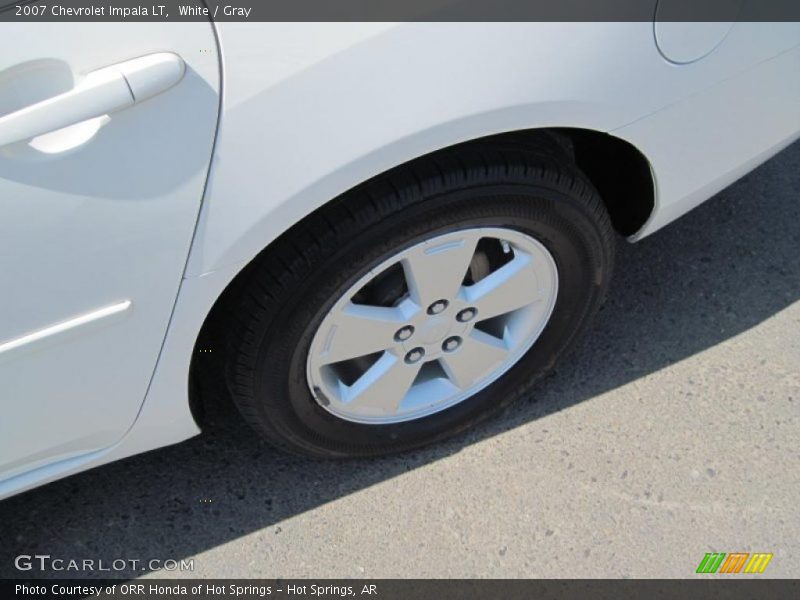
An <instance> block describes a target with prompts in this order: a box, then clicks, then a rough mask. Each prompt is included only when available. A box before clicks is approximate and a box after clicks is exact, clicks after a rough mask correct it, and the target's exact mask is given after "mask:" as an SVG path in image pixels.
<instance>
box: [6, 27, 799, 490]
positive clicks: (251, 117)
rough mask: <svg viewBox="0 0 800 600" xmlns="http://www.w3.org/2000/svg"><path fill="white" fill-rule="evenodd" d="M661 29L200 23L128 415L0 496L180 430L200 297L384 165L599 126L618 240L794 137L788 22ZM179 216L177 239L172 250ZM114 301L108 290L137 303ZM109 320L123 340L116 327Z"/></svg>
mask: <svg viewBox="0 0 800 600" xmlns="http://www.w3.org/2000/svg"><path fill="white" fill-rule="evenodd" d="M673 25H674V26H673V27H671V28H664V29H662V31H661V32H660V35H661V36H662V37H660V38H659V44H658V45H657V44H656V32H655V28H654V25H653V24H652V23H550V24H544V23H504V24H500V23H460V24H446V23H436V24H431V23H403V24H382V23H358V24H346V23H341V24H337V23H329V24H311V23H294V24H274V23H272V24H271V23H259V24H255V23H252V24H247V23H244V24H243V23H218V24H216V27H217V31H218V36H219V43H220V50H221V52H220V54H221V59H222V61H223V78H222V79H223V85H222V94H223V97H222V110H221V113H220V117H219V119H220V120H219V134H218V137H217V141H216V145H215V148H214V155H213V160H212V162H211V168H210V172H209V175H208V184H207V187H206V190H205V196H204V198H203V206H202V210H201V211H200V214H199V219H198V220H197V226H196V231H195V232H194V241H193V242H192V244H191V251H190V253H189V254H188V263H187V265H186V270H185V274H184V278H183V282H182V283H181V285H180V292H179V293H178V295H177V301H176V303H175V306H174V311H173V312H172V318H171V321H170V322H169V327H168V328H167V325H166V319H167V318H168V317H169V311H170V310H171V309H172V304H171V301H170V302H169V303H168V306H166V307H163V309H164V311H165V312H164V314H162V315H161V319H162V320H161V321H158V324H159V326H160V327H161V334H160V335H161V336H162V338H163V347H162V348H161V353H160V356H159V358H158V364H157V367H156V369H155V373H154V375H153V378H152V381H149V376H148V379H147V381H137V382H136V383H137V384H138V387H137V386H135V385H133V386H132V388H131V389H132V390H133V389H134V388H135V390H134V391H135V393H134V395H136V394H141V397H143V396H144V388H146V387H147V384H148V382H149V388H148V391H147V396H146V399H145V401H144V403H143V404H142V405H141V411H140V412H139V413H138V417H136V420H135V422H134V423H133V425H132V427H130V430H129V431H128V432H127V434H126V435H124V436H122V437H121V439H120V436H117V438H116V439H115V440H114V443H113V444H110V445H109V444H107V445H106V447H104V448H97V447H93V448H91V449H90V450H88V451H86V452H85V453H84V454H81V455H76V454H75V453H72V454H71V455H68V454H64V455H62V456H60V457H58V460H56V459H51V461H50V463H49V464H44V465H42V464H41V463H39V464H33V463H32V464H29V465H28V468H27V469H26V470H24V471H19V472H16V473H15V474H13V476H11V477H9V478H6V479H4V480H2V476H0V497H2V496H6V495H10V494H13V493H17V492H19V491H22V490H24V489H27V488H30V487H33V486H35V485H40V484H42V483H45V482H47V481H50V480H53V479H56V478H59V477H62V476H64V475H67V474H70V473H73V472H77V471H80V470H84V469H86V468H90V467H93V466H97V465H99V464H102V463H105V462H109V461H111V460H115V459H117V458H121V457H124V456H128V455H131V454H135V453H137V452H141V451H145V450H148V449H151V448H155V447H159V446H162V445H166V444H169V443H174V442H177V441H180V440H182V439H185V438H187V437H190V436H192V435H194V434H196V433H198V432H199V429H198V427H197V425H196V424H195V422H194V420H193V418H192V415H191V412H190V410H189V403H188V387H187V384H188V371H189V365H190V362H191V359H192V355H193V352H194V345H195V341H196V339H197V335H198V333H199V331H200V329H201V327H202V325H203V322H204V320H205V318H206V316H207V314H208V312H209V310H210V309H211V307H212V306H213V304H214V302H215V301H216V299H217V298H218V297H219V295H220V294H221V293H222V291H223V290H224V289H225V287H226V286H227V285H228V284H229V283H230V281H231V280H232V279H233V278H234V277H235V276H236V275H237V273H238V272H239V271H240V270H241V268H242V267H243V266H244V265H245V264H247V263H248V262H249V261H250V260H251V259H252V258H253V257H254V256H255V255H256V254H257V253H258V252H260V251H261V250H262V249H263V248H264V247H265V246H267V245H268V244H269V243H270V242H271V241H272V240H274V239H275V238H276V237H277V236H279V235H280V234H281V233H283V232H284V231H286V229H288V228H289V227H291V225H293V224H294V223H296V222H297V221H299V220H300V219H302V218H303V217H304V216H306V215H307V214H309V213H311V212H312V211H313V210H315V209H316V208H318V207H320V206H322V205H323V204H325V203H326V202H327V201H329V200H330V199H332V198H334V197H336V196H338V195H339V194H341V193H343V192H345V191H347V190H348V189H350V188H352V187H353V186H355V185H357V184H358V183H360V182H362V181H364V180H366V179H368V178H370V177H372V176H374V175H376V174H378V173H381V172H383V171H385V170H387V169H389V168H392V167H394V166H397V165H399V164H402V163H404V162H406V161H408V160H411V159H413V158H416V157H418V156H420V155H423V154H426V153H428V152H432V151H435V150H437V149H440V148H443V147H447V146H450V145H453V144H456V143H459V142H462V141H466V140H469V139H474V138H479V137H483V136H487V135H492V134H496V133H502V132H506V131H513V130H519V129H532V128H541V127H579V128H585V129H591V130H595V131H600V132H608V133H610V134H611V135H614V136H617V137H619V138H621V139H624V140H626V141H628V142H630V143H631V144H633V145H634V146H635V147H636V148H638V149H639V150H640V151H641V152H642V153H643V154H644V156H645V157H646V158H647V159H648V161H649V162H650V165H651V169H652V174H653V178H654V183H655V189H656V198H655V209H654V211H653V213H652V214H651V215H650V218H649V220H648V222H647V223H646V224H645V225H644V227H643V228H642V229H641V230H640V231H639V232H637V234H636V235H635V236H633V238H632V239H634V240H635V239H640V238H642V237H644V236H646V235H648V234H650V233H652V232H654V231H656V230H657V229H659V228H660V227H663V226H664V225H666V224H667V223H669V222H670V221H672V220H674V219H675V218H677V217H679V216H680V215H681V214H683V213H685V212H686V211H687V210H689V209H691V208H692V207H694V206H696V205H697V204H699V203H700V202H702V201H703V200H705V199H707V198H708V197H710V196H711V195H713V194H714V193H715V192H717V191H719V190H720V189H722V188H723V187H725V186H726V185H728V184H729V183H731V182H732V181H733V180H735V179H736V178H738V177H739V176H741V175H742V174H744V173H746V172H747V171H748V170H750V169H752V168H753V167H755V166H757V164H759V163H760V162H762V161H763V160H766V159H767V158H768V157H769V156H771V155H772V154H774V153H775V152H777V151H778V150H780V149H781V148H782V147H784V146H785V145H787V144H788V143H790V142H791V141H792V140H794V139H796V138H797V136H798V133H799V132H800V110H799V109H800V24H797V23H737V24H734V25H733V26H728V25H727V24H726V25H725V27H724V28H721V27H720V26H719V24H713V23H712V24H707V33H708V35H707V37H706V38H705V39H704V38H703V32H702V31H700V30H699V29H698V28H697V27H696V26H695V27H694V28H693V29H692V30H691V31H688V30H687V29H684V30H682V29H681V25H682V24H673ZM683 25H685V26H686V27H688V26H690V25H693V24H683ZM142 27H155V26H154V25H142ZM163 27H165V28H167V27H174V24H172V25H169V26H167V25H164V26H163ZM98 29H102V28H98ZM723 29H724V31H723ZM682 35H685V36H686V39H689V38H691V40H692V48H688V47H687V48H688V49H687V53H686V54H685V55H679V57H680V58H681V59H684V58H685V59H687V60H686V61H685V62H687V63H688V64H680V65H679V64H676V62H678V61H670V60H667V58H665V56H664V55H663V54H662V53H663V52H664V50H663V49H664V48H678V49H680V44H679V43H677V45H676V42H675V40H676V39H677V40H678V41H679V40H680V39H681V36H682ZM670 36H672V37H670ZM675 36H677V37H675ZM171 38H172V39H173V41H172V43H171V45H169V46H163V45H162V46H159V47H157V48H152V47H151V48H148V49H147V50H146V52H151V51H163V50H172V51H177V50H173V48H172V46H178V45H180V46H181V47H182V48H183V47H184V43H185V42H186V40H185V39H184V37H183V34H181V35H175V33H174V32H173V33H172V34H171ZM712 42H713V43H712ZM186 43H187V44H188V42H186ZM0 45H1V44H0ZM659 46H660V47H661V48H662V49H661V50H660V49H659ZM709 48H710V49H709ZM689 50H691V52H689ZM184 52H185V50H184ZM119 54H120V56H121V57H122V55H124V54H126V53H125V52H123V51H120V52H119ZM182 56H184V58H186V56H185V55H183V54H182ZM201 56H204V57H205V58H203V60H205V61H206V62H205V63H203V65H198V66H197V67H196V68H197V69H198V72H202V73H204V74H205V75H204V77H206V78H207V81H208V82H209V83H208V85H210V86H211V87H212V88H213V89H216V88H214V87H213V85H212V83H211V82H212V80H213V74H212V71H213V69H214V68H216V65H215V64H214V65H212V64H211V63H212V60H211V58H212V57H213V59H214V61H215V60H216V55H214V54H213V53H212V54H205V55H201ZM124 58H129V56H124ZM121 59H122V58H121ZM688 59H691V62H690V61H689V60H688ZM0 91H1V88H0ZM174 91H176V90H172V91H171V92H166V93H165V95H164V98H165V99H166V98H167V97H168V96H169V94H171V93H173V92H174ZM155 100H158V98H156V99H154V100H153V101H155ZM165 101H166V100H165ZM142 108H144V105H143V106H142ZM0 114H2V111H0ZM120 114H121V115H122V114H125V113H120ZM207 118H208V119H211V117H210V116H209V117H207ZM1 152H2V149H0V153H1ZM0 156H2V154H0ZM4 165H5V163H4V162H3V159H0V168H2V167H3V166H4ZM163 168H168V166H167V165H165V166H164V167H163ZM0 177H6V175H4V174H2V173H0ZM3 184H4V180H3V179H0V190H1V189H2V185H3ZM195 191H196V188H195ZM193 202H194V204H192V202H190V201H189V200H188V199H187V200H186V204H187V205H192V206H194V210H195V211H196V210H197V206H198V205H199V202H200V194H198V195H197V196H196V197H195V198H194V199H193ZM187 211H188V208H187ZM149 218H152V217H149ZM193 225H194V221H192V222H191V225H190V226H188V227H187V230H185V231H183V232H182V233H181V236H183V237H181V244H183V246H181V247H182V248H184V250H185V251H188V244H189V241H188V240H189V238H190V237H191V227H192V226H193ZM153 238H154V241H153V243H155V244H157V245H158V244H159V243H160V242H158V241H156V240H155V238H156V236H153ZM76 243H77V242H76ZM183 258H184V260H185V259H186V255H185V254H184V256H183ZM176 261H177V257H176ZM173 284H174V288H172V294H173V298H174V293H175V289H176V288H177V281H175V282H173ZM134 295H135V294H132V293H129V294H128V295H127V296H126V298H127V297H130V299H131V300H132V303H133V306H134V307H138V306H139V303H140V302H141V301H142V300H140V299H139V298H138V297H131V296H134ZM164 295H165V296H168V295H169V294H167V293H166V292H165V293H164ZM147 298H149V296H148V294H144V299H145V300H146V299H147ZM109 303H110V302H109ZM100 304H102V303H100ZM17 309H18V310H19V311H22V312H25V311H24V310H23V309H22V307H19V306H18V307H17ZM134 309H135V310H136V308H134ZM4 314H6V311H4ZM156 321H157V319H156V320H154V323H155V322H156ZM3 325H4V326H5V325H6V324H5V323H3ZM115 327H116V329H114V328H115ZM154 329H156V327H155V326H154ZM112 330H113V331H115V332H116V333H115V334H114V335H117V336H120V337H119V338H118V339H123V338H124V336H128V337H130V338H131V339H134V336H133V334H132V332H130V331H124V330H123V329H121V328H120V325H110V326H109V328H108V331H112ZM25 331H28V330H25ZM14 333H16V332H14ZM138 335H139V334H137V336H136V338H135V339H139V337H138ZM164 335H166V337H165V338H164V337H163V336H164ZM9 337H10V336H8V335H3V336H0V344H2V342H4V341H5V340H6V339H8V338H9ZM162 338H159V343H160V341H161V339H162ZM157 352H158V350H157V349H156V350H155V353H156V354H157ZM80 358H83V360H89V359H91V358H92V355H91V354H89V355H84V356H83V357H81V356H78V357H77V358H76V360H78V359H80ZM153 360H154V354H153ZM108 368H112V367H110V366H109V367H108ZM0 369H2V363H0ZM112 369H113V368H112ZM141 397H140V398H139V401H140V402H139V403H141ZM133 404H135V403H133V402H132V403H131V404H130V406H133ZM138 406H139V405H138V404H136V407H137V410H138ZM3 410H4V411H5V410H8V409H7V408H5V407H3ZM129 410H130V409H129ZM128 424H130V423H128ZM111 437H113V436H110V437H109V438H108V440H110V439H111ZM108 440H106V441H108ZM0 462H2V461H0Z"/></svg>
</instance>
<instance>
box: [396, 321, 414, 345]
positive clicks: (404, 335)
mask: <svg viewBox="0 0 800 600" xmlns="http://www.w3.org/2000/svg"><path fill="white" fill-rule="evenodd" d="M412 335H414V326H413V325H406V326H405V327H401V328H400V329H398V330H397V333H395V334H394V341H396V342H405V341H406V340H407V339H408V338H410V337H411V336H412Z"/></svg>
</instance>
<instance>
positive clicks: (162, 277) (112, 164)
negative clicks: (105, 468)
mask: <svg viewBox="0 0 800 600" xmlns="http://www.w3.org/2000/svg"><path fill="white" fill-rule="evenodd" d="M32 30H33V31H35V32H36V36H37V37H36V41H35V43H29V42H27V41H26V40H27V39H29V38H30V36H31V31H32ZM87 39H90V40H91V42H92V43H87ZM98 48H102V49H104V51H103V52H98ZM201 48H207V49H209V52H202V53H201V52H200V49H201ZM215 48H216V43H215V40H214V31H213V28H212V27H211V26H210V25H209V24H208V23H186V24H158V25H156V24H128V23H123V24H120V23H111V24H105V25H102V26H100V27H98V26H97V25H93V24H48V23H42V24H36V25H35V26H33V27H31V26H30V25H27V24H4V25H3V36H2V37H0V72H2V73H0V114H7V113H11V112H15V111H17V110H20V109H22V108H24V107H27V106H30V105H31V104H32V103H34V102H36V101H39V100H44V99H49V98H51V97H53V96H55V95H57V94H60V93H65V92H68V91H69V90H71V89H73V88H74V87H75V86H77V85H79V84H80V83H81V81H82V80H84V78H85V76H86V74H87V73H90V72H93V71H95V70H97V69H100V68H102V67H106V66H108V65H114V64H117V63H119V62H124V61H127V60H130V59H132V58H136V57H140V56H144V55H148V54H151V53H155V52H161V51H170V52H174V53H176V54H178V55H180V56H182V57H183V58H184V61H185V63H186V70H185V72H184V74H183V76H182V78H181V80H180V82H179V83H178V84H177V85H175V87H173V88H171V89H169V90H168V91H167V92H165V93H163V94H160V95H158V96H155V97H153V98H150V99H148V100H146V101H143V102H141V103H139V104H136V105H134V106H130V107H128V108H126V109H125V110H121V111H120V112H115V113H113V114H112V115H111V116H110V117H105V119H104V120H105V121H107V122H105V123H104V124H103V125H102V126H101V127H99V129H98V128H97V125H100V123H95V125H94V126H93V127H91V128H89V129H88V130H86V131H76V129H74V128H73V129H71V130H65V131H62V132H61V133H56V134H50V135H45V136H40V137H38V138H35V139H34V141H33V142H31V144H28V143H26V142H25V141H22V142H17V143H12V144H7V145H4V146H3V147H1V148H0V214H2V218H0V290H3V293H2V296H0V314H2V315H3V318H2V319H0V381H1V382H2V388H0V389H1V390H2V391H1V392H0V408H1V409H2V415H3V416H2V419H0V479H6V480H7V479H9V478H13V477H14V476H15V475H19V474H22V473H25V472H28V471H30V470H31V469H35V468H36V467H38V466H41V465H46V464H50V463H53V462H58V461H63V460H66V459H69V458H71V457H75V456H81V455H85V454H87V453H92V452H95V451H98V450H104V449H106V448H108V447H110V446H112V445H114V444H115V443H117V442H118V441H119V440H120V439H122V438H123V436H124V435H125V433H126V432H127V431H128V430H129V428H130V427H131V426H132V425H133V423H134V421H135V420H136V417H137V415H138V413H139V410H140V408H141V406H142V402H143V399H144V397H145V393H146V391H147V387H148V385H149V383H150V379H151V376H152V373H153V369H154V368H155V364H156V360H157V358H158V355H159V351H160V349H161V344H162V342H163V339H164V332H165V331H166V328H167V325H168V323H169V319H170V316H171V313H172V308H173V305H174V301H175V298H176V296H177V292H178V288H179V286H180V282H181V277H182V274H183V271H184V268H185V265H186V257H187V253H188V251H189V247H190V245H191V240H192V236H193V234H194V228H195V224H196V220H197V215H198V212H199V210H200V204H201V199H202V194H203V189H204V187H205V183H206V176H207V170H208V164H209V162H210V160H211V152H212V148H213V141H214V136H215V132H216V119H217V114H218V106H219V63H218V58H217V55H216V49H215ZM122 89H123V91H125V92H126V93H127V91H126V90H125V84H124V82H123V83H122ZM58 112H59V111H54V113H53V114H55V115H56V116H58ZM95 121H97V120H95ZM78 129H80V127H78Z"/></svg>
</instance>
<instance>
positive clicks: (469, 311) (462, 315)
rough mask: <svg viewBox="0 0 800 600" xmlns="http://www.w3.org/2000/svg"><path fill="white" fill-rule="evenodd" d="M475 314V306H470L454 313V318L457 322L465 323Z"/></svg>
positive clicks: (476, 312) (476, 311) (476, 310)
mask: <svg viewBox="0 0 800 600" xmlns="http://www.w3.org/2000/svg"><path fill="white" fill-rule="evenodd" d="M477 314H478V309H477V308H472V307H469V308H465V309H464V310H461V311H459V312H458V314H457V315H456V320H457V321H458V322H459V323H466V322H467V321H472V319H474V318H475V315H477Z"/></svg>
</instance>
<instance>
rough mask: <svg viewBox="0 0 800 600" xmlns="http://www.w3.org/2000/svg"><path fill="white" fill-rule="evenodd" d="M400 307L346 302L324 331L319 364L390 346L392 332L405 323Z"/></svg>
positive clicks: (378, 350)
mask: <svg viewBox="0 0 800 600" xmlns="http://www.w3.org/2000/svg"><path fill="white" fill-rule="evenodd" d="M405 319H406V315H405V314H404V311H403V310H402V307H384V306H367V305H362V304H353V303H350V304H348V305H347V306H345V308H344V309H343V310H342V311H341V312H340V313H339V315H338V316H337V318H336V319H335V320H334V322H333V324H332V326H331V327H330V329H329V331H328V332H327V334H326V338H325V343H324V346H323V348H322V352H321V354H320V358H321V360H322V364H331V363H335V362H340V361H343V360H347V359H350V358H357V357H359V356H366V355H367V354H373V353H375V352H380V351H381V350H386V349H387V348H389V347H390V346H392V343H393V340H394V334H395V333H396V332H397V330H398V329H399V328H400V327H402V326H403V325H404V324H405V323H406V320H405Z"/></svg>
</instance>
